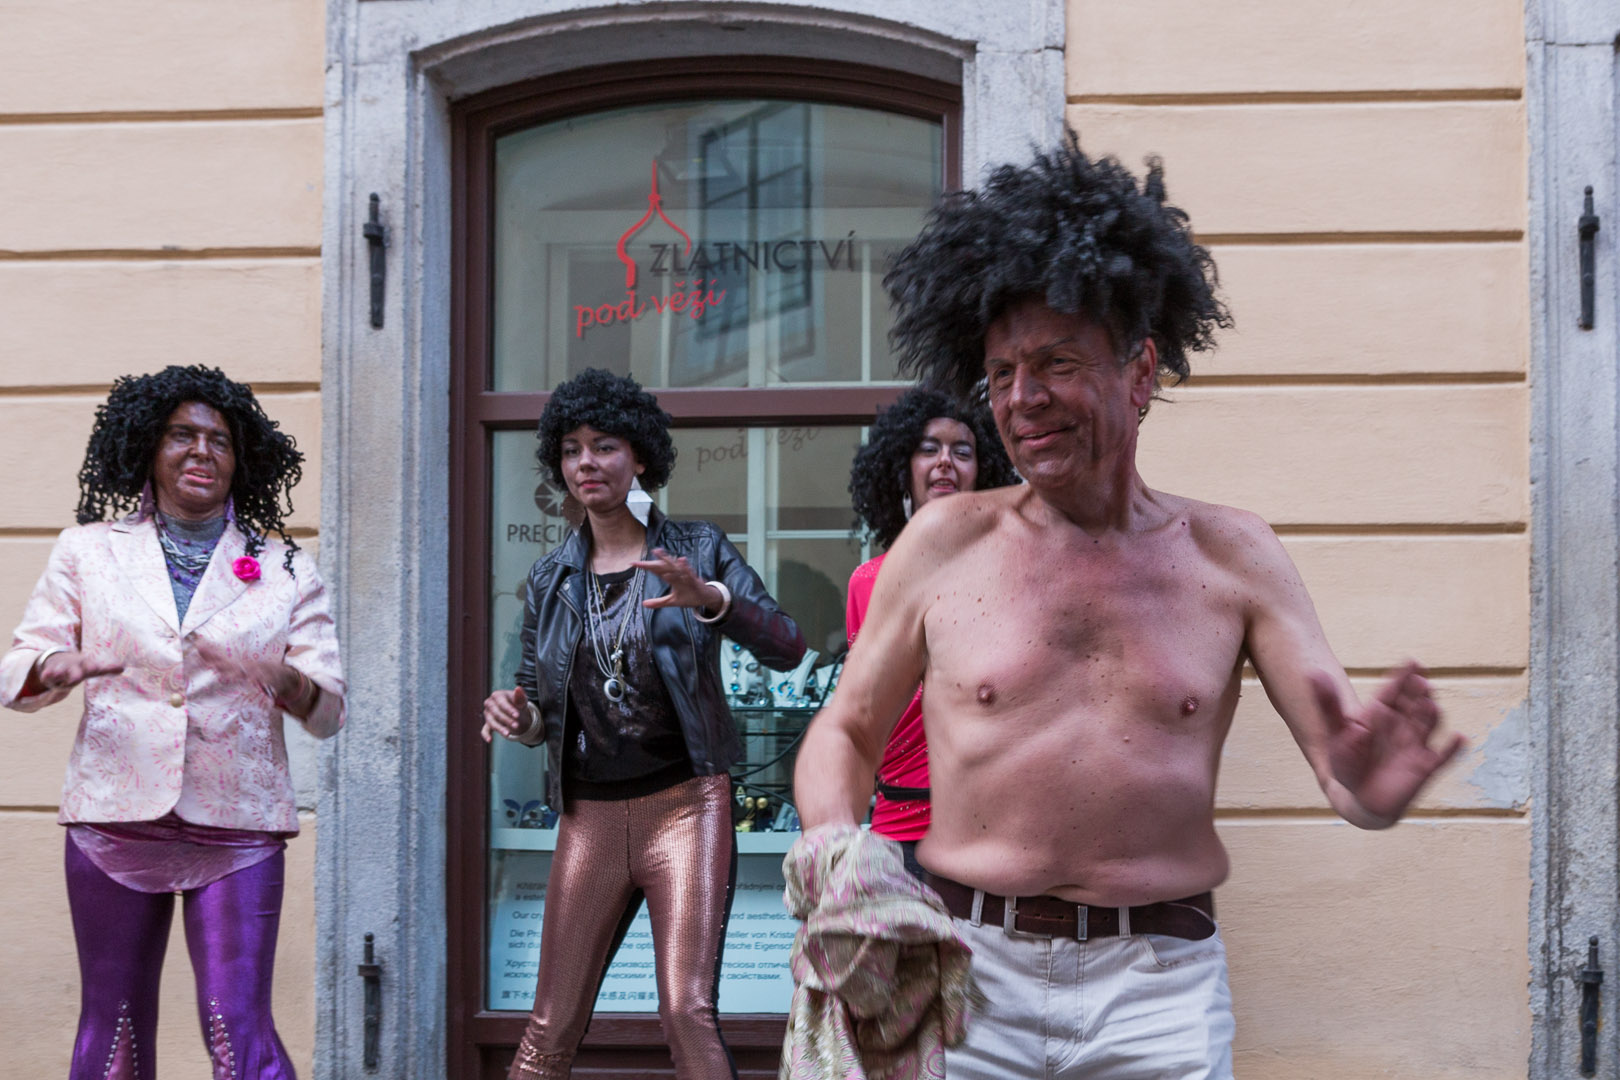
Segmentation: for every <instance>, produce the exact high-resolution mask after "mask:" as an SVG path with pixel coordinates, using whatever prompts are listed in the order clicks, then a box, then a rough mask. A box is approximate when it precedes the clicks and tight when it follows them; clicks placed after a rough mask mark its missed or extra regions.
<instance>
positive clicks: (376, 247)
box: [360, 191, 1591, 330]
mask: <svg viewBox="0 0 1620 1080" xmlns="http://www.w3.org/2000/svg"><path fill="white" fill-rule="evenodd" d="M1587 204H1588V205H1590V204H1591V200H1590V199H1588V200H1587ZM360 234H361V235H362V236H364V237H365V238H366V244H367V245H368V246H369V247H370V248H371V325H372V326H373V327H374V328H376V329H378V330H381V329H382V324H383V282H384V279H385V277H386V275H387V273H388V257H387V255H386V254H385V252H386V250H387V248H388V233H387V231H386V230H384V229H383V224H382V200H381V199H380V198H378V196H377V193H376V192H375V191H373V192H372V193H371V219H370V220H369V221H367V222H366V223H365V224H364V225H362V226H360Z"/></svg>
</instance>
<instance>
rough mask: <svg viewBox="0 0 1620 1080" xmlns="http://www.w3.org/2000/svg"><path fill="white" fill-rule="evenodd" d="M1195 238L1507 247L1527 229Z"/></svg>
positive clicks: (1204, 238)
mask: <svg viewBox="0 0 1620 1080" xmlns="http://www.w3.org/2000/svg"><path fill="white" fill-rule="evenodd" d="M1195 239H1196V240H1197V241H1198V243H1200V244H1204V245H1206V246H1209V247H1215V246H1226V247H1259V246H1271V245H1274V246H1277V247H1295V246H1299V245H1304V244H1315V245H1321V246H1330V245H1335V244H1503V243H1518V242H1520V241H1522V240H1523V239H1524V230H1523V229H1473V230H1466V229H1459V230H1454V231H1449V232H1447V231H1439V232H1422V231H1418V230H1411V231H1392V232H1289V233H1284V232H1278V233H1198V234H1197V235H1196V236H1195Z"/></svg>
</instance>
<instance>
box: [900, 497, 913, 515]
mask: <svg viewBox="0 0 1620 1080" xmlns="http://www.w3.org/2000/svg"><path fill="white" fill-rule="evenodd" d="M900 509H901V510H903V511H905V515H906V520H907V521H910V520H911V492H909V491H908V492H906V493H905V494H903V495H901V496H900Z"/></svg>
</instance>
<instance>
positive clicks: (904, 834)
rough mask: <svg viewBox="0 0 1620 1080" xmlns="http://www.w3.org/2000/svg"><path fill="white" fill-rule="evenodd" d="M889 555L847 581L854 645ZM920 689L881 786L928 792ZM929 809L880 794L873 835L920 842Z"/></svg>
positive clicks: (893, 736) (886, 757) (886, 761)
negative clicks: (874, 586) (879, 574)
mask: <svg viewBox="0 0 1620 1080" xmlns="http://www.w3.org/2000/svg"><path fill="white" fill-rule="evenodd" d="M884 558H886V555H879V556H878V557H877V558H875V559H871V560H869V561H867V562H864V563H862V564H861V565H859V566H857V567H856V568H855V572H854V573H853V574H851V575H849V600H848V604H847V607H846V610H845V613H844V615H845V617H844V627H845V632H846V633H848V635H849V641H850V644H852V645H853V644H854V643H855V635H856V634H858V633H860V629H861V623H863V622H865V621H866V606H867V604H868V603H870V602H871V599H872V586H873V585H875V584H876V583H877V576H878V568H879V567H881V566H882V565H883V560H884ZM922 696H923V692H922V687H920V686H919V687H917V696H916V697H914V698H912V699H911V704H910V705H907V706H906V711H905V712H903V713H901V714H900V720H899V721H898V722H897V723H896V724H895V725H894V730H893V731H892V732H890V733H889V744H888V745H887V746H885V747H884V748H883V762H882V764H880V765H879V766H878V780H879V781H880V782H882V783H885V784H889V785H891V786H893V787H910V788H925V787H927V786H928V742H927V740H926V739H924V737H923V711H922ZM928 820H929V818H928V803H926V802H923V801H920V800H916V801H908V802H895V801H893V800H891V799H888V798H885V797H884V796H883V794H882V793H879V794H878V797H877V805H876V806H874V807H873V808H872V831H873V832H876V833H881V834H882V835H884V836H887V837H888V838H889V839H890V840H921V839H922V838H923V836H924V835H926V834H927V832H928Z"/></svg>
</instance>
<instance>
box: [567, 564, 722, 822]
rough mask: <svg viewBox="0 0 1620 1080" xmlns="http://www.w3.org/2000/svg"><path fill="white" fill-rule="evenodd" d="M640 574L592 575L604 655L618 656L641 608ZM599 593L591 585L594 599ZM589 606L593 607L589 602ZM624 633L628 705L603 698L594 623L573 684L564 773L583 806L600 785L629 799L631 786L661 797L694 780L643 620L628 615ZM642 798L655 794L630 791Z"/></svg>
mask: <svg viewBox="0 0 1620 1080" xmlns="http://www.w3.org/2000/svg"><path fill="white" fill-rule="evenodd" d="M636 573H637V571H636V570H634V569H629V570H621V571H619V572H618V573H614V574H592V575H591V576H592V577H594V578H595V579H596V580H597V581H599V582H600V583H601V586H602V599H603V612H602V627H601V632H602V635H603V637H604V638H605V639H606V641H605V642H604V643H603V646H602V651H603V652H604V653H608V654H611V652H612V649H613V642H614V641H615V640H616V639H617V638H618V632H619V626H620V621H621V620H622V619H624V618H625V615H626V609H627V608H629V607H630V605H631V604H632V603H634V604H636V606H637V607H638V608H639V607H640V604H639V601H637V599H636V597H635V595H632V594H637V593H638V590H636V589H634V588H633V587H632V586H633V584H634V579H635V575H636ZM591 588H592V586H591V585H589V584H587V585H586V590H587V594H588V592H589V590H590V589H591ZM586 602H587V603H589V599H588V596H587V601H586ZM629 616H630V618H629V622H628V623H627V624H625V631H624V679H623V681H624V683H625V684H626V690H625V695H624V698H623V700H620V701H612V700H609V698H608V696H607V694H605V693H604V692H603V690H602V683H603V681H604V678H605V676H603V674H602V671H601V669H600V668H599V667H597V664H596V654H595V652H594V651H593V649H592V646H591V633H590V622H589V620H587V621H586V630H585V632H584V633H583V634H581V635H580V638H579V647H578V648H576V649H575V650H574V667H573V671H572V672H571V673H570V675H569V678H568V737H567V738H566V739H565V740H564V742H563V768H564V771H565V772H566V774H567V778H568V779H569V780H575V781H584V782H585V783H582V784H575V785H571V788H570V790H571V791H572V792H573V793H574V794H575V795H577V796H578V797H580V798H592V797H596V796H599V795H600V793H599V792H597V791H595V790H593V786H594V785H596V784H613V785H615V789H614V791H613V792H612V794H613V795H615V796H618V797H621V798H622V797H625V796H624V793H623V792H621V791H620V790H618V789H619V787H620V786H621V785H622V784H623V782H625V781H648V782H650V786H651V790H660V789H661V788H663V787H668V786H671V785H673V784H678V783H680V782H681V781H682V780H690V779H691V778H692V776H693V775H694V774H693V772H692V764H691V761H690V760H689V758H688V755H687V752H686V738H685V737H684V736H683V735H682V734H681V720H680V717H679V716H677V715H676V714H675V703H674V702H672V701H671V700H670V698H669V691H668V690H666V689H665V688H664V679H663V677H662V676H661V675H659V674H658V667H657V665H656V664H654V663H653V657H652V649H651V647H650V646H649V645H648V644H647V630H646V626H645V623H644V622H643V620H642V618H641V612H640V611H639V610H638V611H631V612H629ZM628 787H630V788H633V789H634V790H635V791H636V793H637V794H651V791H650V790H646V789H647V788H648V787H649V783H636V784H631V785H628Z"/></svg>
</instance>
